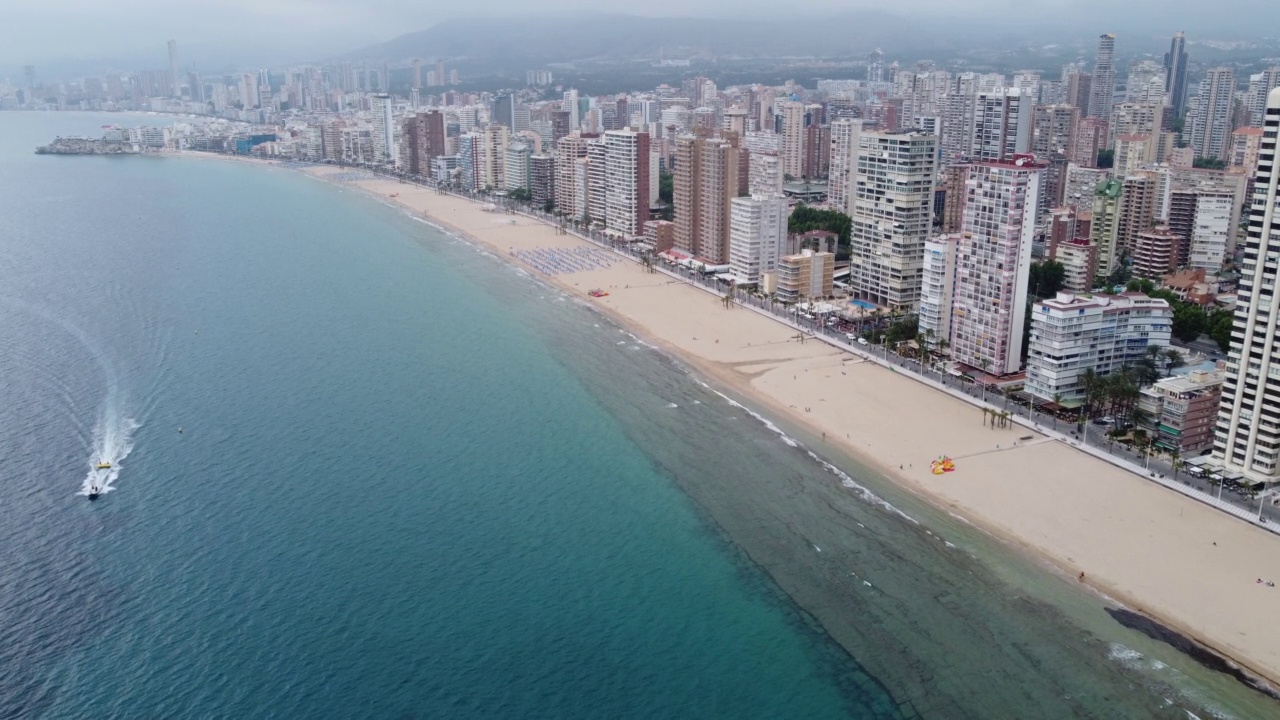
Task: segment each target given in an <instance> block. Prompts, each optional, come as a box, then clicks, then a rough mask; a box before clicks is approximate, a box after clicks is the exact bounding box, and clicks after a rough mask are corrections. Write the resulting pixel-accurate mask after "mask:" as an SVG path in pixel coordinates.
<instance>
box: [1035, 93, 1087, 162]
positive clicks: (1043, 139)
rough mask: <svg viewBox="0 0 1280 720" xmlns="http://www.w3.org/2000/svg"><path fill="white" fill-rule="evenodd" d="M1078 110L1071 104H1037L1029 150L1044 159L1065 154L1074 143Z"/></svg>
mask: <svg viewBox="0 0 1280 720" xmlns="http://www.w3.org/2000/svg"><path fill="white" fill-rule="evenodd" d="M1079 122H1080V110H1079V109H1077V108H1075V107H1072V106H1071V105H1037V106H1036V107H1035V111H1034V113H1033V118H1032V130H1031V152H1032V153H1034V154H1035V156H1036V157H1038V158H1040V159H1042V160H1044V159H1048V158H1049V157H1050V156H1052V155H1055V154H1062V155H1066V154H1067V152H1068V151H1069V150H1070V149H1071V146H1072V145H1073V144H1074V143H1075V137H1076V125H1077V124H1079Z"/></svg>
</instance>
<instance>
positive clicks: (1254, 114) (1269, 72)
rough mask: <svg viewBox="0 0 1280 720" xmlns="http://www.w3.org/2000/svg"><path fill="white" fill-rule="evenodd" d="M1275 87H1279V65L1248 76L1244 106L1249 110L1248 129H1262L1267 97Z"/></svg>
mask: <svg viewBox="0 0 1280 720" xmlns="http://www.w3.org/2000/svg"><path fill="white" fill-rule="evenodd" d="M1277 87H1280V65H1275V66H1272V67H1269V68H1267V69H1266V70H1263V71H1262V72H1260V73H1257V74H1254V75H1250V76H1249V92H1248V94H1247V95H1245V106H1246V107H1247V109H1248V110H1249V125H1250V127H1262V116H1263V115H1264V114H1265V113H1266V109H1267V95H1269V94H1271V91H1272V90H1274V89H1276V88H1277ZM1232 129H1234V128H1232Z"/></svg>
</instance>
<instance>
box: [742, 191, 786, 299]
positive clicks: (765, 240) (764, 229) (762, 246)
mask: <svg viewBox="0 0 1280 720" xmlns="http://www.w3.org/2000/svg"><path fill="white" fill-rule="evenodd" d="M788 214H789V211H788V208H787V199H786V198H784V197H782V196H781V195H774V196H769V195H755V196H752V197H736V198H733V199H732V200H730V201H729V265H730V272H732V274H733V277H734V279H735V280H737V281H738V282H739V283H746V284H757V283H759V282H760V276H761V275H763V274H765V273H771V272H776V271H777V269H778V257H779V255H781V253H782V247H783V245H784V243H786V240H787V215H788Z"/></svg>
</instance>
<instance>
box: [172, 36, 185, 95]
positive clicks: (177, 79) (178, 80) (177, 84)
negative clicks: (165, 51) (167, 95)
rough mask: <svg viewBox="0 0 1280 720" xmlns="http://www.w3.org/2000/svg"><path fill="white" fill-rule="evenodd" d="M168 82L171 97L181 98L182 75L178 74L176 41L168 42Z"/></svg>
mask: <svg viewBox="0 0 1280 720" xmlns="http://www.w3.org/2000/svg"><path fill="white" fill-rule="evenodd" d="M169 82H170V83H172V88H171V89H172V93H171V94H172V95H173V97H176V98H180V97H182V75H180V74H179V73H178V41H177V40H170V41H169Z"/></svg>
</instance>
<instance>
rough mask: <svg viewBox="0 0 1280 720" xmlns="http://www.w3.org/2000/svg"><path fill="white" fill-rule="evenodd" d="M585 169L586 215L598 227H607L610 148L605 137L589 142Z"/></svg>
mask: <svg viewBox="0 0 1280 720" xmlns="http://www.w3.org/2000/svg"><path fill="white" fill-rule="evenodd" d="M583 170H584V171H585V172H586V174H587V179H586V185H585V188H586V190H585V192H586V196H585V197H586V202H587V206H586V211H585V214H584V217H588V218H590V219H591V221H592V222H593V223H595V224H596V225H597V226H598V227H605V225H606V222H607V220H606V215H608V212H609V202H608V189H609V185H608V173H609V149H608V148H607V147H606V146H605V144H604V139H603V138H599V137H597V138H592V139H591V140H590V141H588V142H587V157H586V158H584V163H583Z"/></svg>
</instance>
